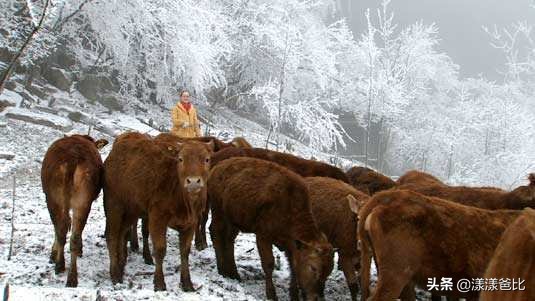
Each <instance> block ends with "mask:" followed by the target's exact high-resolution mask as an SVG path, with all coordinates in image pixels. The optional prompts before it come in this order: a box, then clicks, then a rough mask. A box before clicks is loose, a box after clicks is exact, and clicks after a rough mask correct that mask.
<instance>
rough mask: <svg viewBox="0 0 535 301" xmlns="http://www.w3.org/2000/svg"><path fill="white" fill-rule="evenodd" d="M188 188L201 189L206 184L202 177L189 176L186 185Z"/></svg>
mask: <svg viewBox="0 0 535 301" xmlns="http://www.w3.org/2000/svg"><path fill="white" fill-rule="evenodd" d="M184 186H185V187H186V188H187V189H188V190H193V189H199V188H202V187H203V186H204V181H203V180H202V178H201V177H187V178H186V184H185V185H184Z"/></svg>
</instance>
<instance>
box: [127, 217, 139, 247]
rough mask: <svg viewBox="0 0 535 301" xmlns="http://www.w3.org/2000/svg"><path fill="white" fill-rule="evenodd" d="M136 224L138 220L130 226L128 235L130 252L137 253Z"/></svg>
mask: <svg viewBox="0 0 535 301" xmlns="http://www.w3.org/2000/svg"><path fill="white" fill-rule="evenodd" d="M137 223H138V219H136V221H135V222H134V224H133V225H132V228H131V229H130V233H129V234H130V235H129V239H130V250H131V251H132V252H138V251H139V241H138V239H139V238H138V236H137Z"/></svg>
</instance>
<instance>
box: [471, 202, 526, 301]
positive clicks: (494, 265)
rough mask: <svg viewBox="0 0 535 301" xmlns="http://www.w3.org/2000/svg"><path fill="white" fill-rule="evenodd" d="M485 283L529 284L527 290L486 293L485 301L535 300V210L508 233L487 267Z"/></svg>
mask: <svg viewBox="0 0 535 301" xmlns="http://www.w3.org/2000/svg"><path fill="white" fill-rule="evenodd" d="M484 278H485V279H502V278H505V279H510V280H513V279H514V281H517V282H518V281H519V279H520V280H523V281H525V282H524V283H523V284H522V286H523V287H524V288H525V290H519V289H518V288H516V289H515V288H512V290H509V291H507V290H485V291H483V292H481V296H480V300H481V301H501V300H509V301H524V300H535V210H532V209H524V211H523V213H522V215H520V217H518V218H517V219H516V220H515V221H514V222H513V223H512V224H511V225H510V226H509V227H508V228H507V230H506V231H505V232H504V234H503V236H502V239H501V241H500V244H499V245H498V247H497V248H496V251H495V252H494V256H493V257H492V260H491V261H490V264H489V266H488V267H487V272H486V273H485V277H484Z"/></svg>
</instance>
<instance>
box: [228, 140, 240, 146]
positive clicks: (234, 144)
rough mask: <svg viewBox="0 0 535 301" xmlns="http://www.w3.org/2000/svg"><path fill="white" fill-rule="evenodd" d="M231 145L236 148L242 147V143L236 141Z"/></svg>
mask: <svg viewBox="0 0 535 301" xmlns="http://www.w3.org/2000/svg"><path fill="white" fill-rule="evenodd" d="M230 144H232V146H234V147H240V143H239V142H238V141H236V139H233V140H232V142H231V143H230Z"/></svg>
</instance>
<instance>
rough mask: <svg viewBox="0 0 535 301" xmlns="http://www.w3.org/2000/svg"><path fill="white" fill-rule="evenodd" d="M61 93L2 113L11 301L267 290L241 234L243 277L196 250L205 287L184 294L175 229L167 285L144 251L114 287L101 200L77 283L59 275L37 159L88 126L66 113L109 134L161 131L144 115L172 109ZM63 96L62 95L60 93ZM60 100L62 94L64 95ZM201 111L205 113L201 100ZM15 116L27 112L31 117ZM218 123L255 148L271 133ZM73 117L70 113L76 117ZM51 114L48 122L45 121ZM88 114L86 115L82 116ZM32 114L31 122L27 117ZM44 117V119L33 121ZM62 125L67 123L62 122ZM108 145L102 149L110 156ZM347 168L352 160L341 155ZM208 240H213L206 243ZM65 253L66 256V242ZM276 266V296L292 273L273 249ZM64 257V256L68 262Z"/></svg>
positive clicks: (0, 177) (1, 172) (4, 248)
mask: <svg viewBox="0 0 535 301" xmlns="http://www.w3.org/2000/svg"><path fill="white" fill-rule="evenodd" d="M57 93H58V94H57V95H55V96H56V99H60V100H59V101H57V102H56V103H55V105H54V106H52V107H51V108H47V109H46V112H45V111H44V110H45V109H43V108H41V109H40V108H35V107H33V108H30V109H26V108H8V109H7V110H5V111H4V112H2V113H1V115H0V118H1V119H2V120H4V121H5V126H0V154H11V155H12V156H13V157H12V158H11V157H10V158H9V159H0V218H1V223H0V252H1V254H2V256H1V259H0V267H1V268H0V278H2V279H3V280H6V279H7V281H8V282H9V284H10V296H11V298H13V299H12V300H72V299H78V300H95V299H96V298H97V295H98V296H101V298H103V299H100V300H106V299H108V298H109V299H123V300H144V299H154V298H155V299H158V300H160V299H176V298H178V299H180V300H257V299H262V298H264V296H265V293H264V278H263V272H262V269H261V265H260V260H259V257H258V254H257V251H256V244H255V239H254V236H253V235H245V234H240V235H239V237H238V239H237V244H236V256H237V264H238V269H239V272H240V274H241V275H242V278H243V281H242V282H241V283H240V282H237V281H234V280H227V279H224V278H222V277H221V276H220V275H219V274H218V273H217V270H216V265H215V254H214V250H213V248H211V247H209V248H208V249H206V250H203V251H201V252H198V251H196V250H193V251H192V254H191V260H190V264H191V273H192V279H193V282H194V284H196V285H199V286H200V289H199V290H198V291H197V292H195V293H184V292H182V290H181V289H180V288H179V282H178V281H179V275H178V273H175V269H176V267H177V265H178V264H179V262H178V256H179V255H178V248H177V247H178V240H177V233H176V232H174V231H172V230H169V232H168V252H167V256H166V260H165V270H166V273H165V275H166V281H167V287H168V291H167V292H164V293H154V292H153V284H152V278H153V276H152V272H153V266H149V265H145V264H144V263H143V260H142V257H141V254H140V253H130V254H129V258H128V264H127V267H126V277H125V279H126V280H125V283H124V284H122V285H116V286H112V284H111V281H110V279H109V273H108V253H107V249H106V242H105V239H104V237H103V234H104V226H105V218H104V212H103V206H102V198H101V197H99V199H98V200H97V201H96V202H95V203H93V207H92V211H91V214H90V216H89V220H88V223H87V226H86V228H85V231H84V235H83V243H84V255H83V257H82V258H81V259H80V260H79V268H78V270H79V287H78V288H76V289H66V288H64V285H65V281H66V273H62V274H60V275H55V274H54V267H53V264H50V263H49V262H48V258H49V254H50V248H51V245H52V242H53V238H54V235H53V226H52V223H51V221H50V217H49V215H48V211H47V208H46V203H45V199H44V194H43V193H42V190H41V184H40V162H41V160H42V158H43V155H44V153H45V151H46V149H47V148H48V146H49V145H50V143H51V142H52V141H54V140H55V139H58V138H60V137H62V136H63V134H64V132H63V131H62V129H69V131H70V132H71V133H75V132H81V133H85V132H87V130H88V126H87V124H85V123H82V122H75V121H73V120H71V119H70V118H69V117H68V114H69V112H71V113H72V112H73V111H76V110H80V112H81V113H82V114H83V115H84V116H85V115H87V116H88V118H92V119H93V120H94V123H95V127H94V128H93V129H92V135H93V136H96V137H108V138H110V137H109V134H110V133H115V132H122V131H125V130H138V131H142V132H149V133H150V134H156V133H157V132H158V131H157V130H155V129H154V128H151V127H149V126H148V125H146V124H145V123H143V122H141V121H140V120H148V119H150V118H152V119H153V120H159V121H161V122H160V124H163V125H166V124H165V123H166V120H167V118H168V112H167V111H163V110H161V109H157V108H153V110H152V111H150V113H146V114H145V115H138V116H136V117H134V116H132V115H128V114H114V115H113V116H110V115H108V114H106V113H99V108H98V107H96V106H89V105H88V106H87V107H85V108H79V107H75V106H74V103H86V102H83V101H73V100H72V99H71V100H70V101H67V99H69V98H67V97H66V95H62V94H61V92H57ZM6 95H7V96H11V97H13V98H15V99H13V100H14V101H16V100H17V99H16V95H18V94H16V93H13V92H8V93H5V94H4V95H3V97H6ZM62 96H63V97H62ZM61 99H63V100H61ZM199 111H201V112H203V108H202V106H201V107H200V108H199ZM17 116H26V119H25V120H26V121H24V120H20V119H21V118H18V117H17ZM218 116H219V118H218V119H217V120H215V121H214V129H213V130H212V133H213V134H214V135H216V136H217V135H219V136H220V137H222V136H223V137H227V138H229V139H230V138H231V137H232V136H234V135H240V136H244V137H245V138H247V139H248V140H249V141H250V142H251V143H252V144H254V145H255V146H263V143H265V142H263V141H264V140H265V138H264V137H265V136H266V132H265V129H263V128H262V127H261V126H259V125H258V124H256V123H254V122H251V121H249V120H246V119H243V118H240V117H239V116H237V115H235V114H233V113H232V112H231V111H229V110H225V111H223V112H222V113H220V114H219V115H218ZM71 117H72V116H71ZM44 119H46V121H44ZM82 119H83V118H82ZM28 120H31V121H28ZM35 122H37V123H44V124H46V125H41V124H35ZM59 125H63V126H66V127H59ZM285 139H288V140H289V141H291V143H292V144H293V145H294V146H293V148H294V149H296V150H297V151H295V153H298V154H299V155H302V156H304V157H310V156H314V157H316V158H318V159H321V160H326V161H328V160H329V158H330V155H328V154H324V153H318V152H314V151H313V150H312V149H310V148H307V147H305V146H304V145H302V144H300V143H298V142H296V141H294V140H291V139H290V138H285ZM110 148H111V146H107V147H106V148H105V149H104V151H103V156H106V155H107V153H108V152H109V150H110ZM342 162H343V164H344V165H346V166H349V165H351V164H352V163H351V162H348V161H342ZM14 177H15V178H16V192H15V210H14V217H13V218H14V224H15V232H14V242H13V257H12V258H11V260H10V261H8V260H6V259H7V255H8V250H9V243H10V239H9V238H10V231H11V225H10V222H11V218H12V217H11V210H12V205H11V204H12V194H13V189H12V187H13V178H14ZM209 245H211V242H210V241H209ZM66 253H67V254H69V247H68V244H67V245H66ZM275 254H276V257H277V266H278V269H277V270H276V272H275V275H274V281H275V284H276V286H277V290H278V293H279V297H280V298H281V299H282V300H286V299H287V298H288V294H287V291H288V285H289V273H288V265H287V261H286V259H285V257H284V255H283V254H282V253H281V252H279V251H278V250H275ZM68 256H69V255H67V259H66V262H67V263H68V262H69V259H68ZM326 295H327V296H329V299H331V298H332V299H336V300H349V290H348V289H347V286H346V282H345V278H344V277H343V274H342V272H341V271H339V270H337V269H336V268H335V270H334V272H333V274H332V275H331V277H330V278H329V281H328V283H327V288H326Z"/></svg>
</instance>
